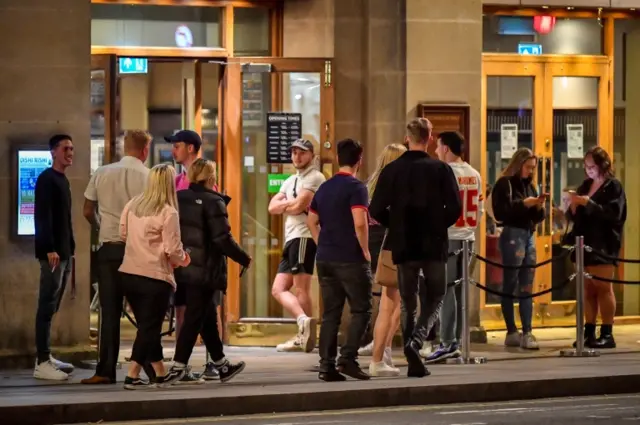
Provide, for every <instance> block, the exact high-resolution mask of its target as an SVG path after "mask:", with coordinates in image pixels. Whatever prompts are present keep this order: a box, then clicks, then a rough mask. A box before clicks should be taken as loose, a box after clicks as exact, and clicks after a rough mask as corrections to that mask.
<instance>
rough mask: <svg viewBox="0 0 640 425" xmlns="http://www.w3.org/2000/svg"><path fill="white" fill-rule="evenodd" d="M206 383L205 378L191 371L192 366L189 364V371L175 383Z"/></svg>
mask: <svg viewBox="0 0 640 425" xmlns="http://www.w3.org/2000/svg"><path fill="white" fill-rule="evenodd" d="M200 384H204V379H203V378H201V377H200V376H196V375H194V374H193V373H191V366H187V371H186V373H185V374H184V376H183V377H182V379H180V380H178V381H176V383H175V385H200Z"/></svg>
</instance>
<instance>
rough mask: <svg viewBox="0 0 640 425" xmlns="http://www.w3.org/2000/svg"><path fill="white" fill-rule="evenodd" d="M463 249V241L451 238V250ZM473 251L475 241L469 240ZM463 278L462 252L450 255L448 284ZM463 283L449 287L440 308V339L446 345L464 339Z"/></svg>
mask: <svg viewBox="0 0 640 425" xmlns="http://www.w3.org/2000/svg"><path fill="white" fill-rule="evenodd" d="M459 249H462V241H458V240H449V252H455V251H457V250H459ZM469 249H470V250H472V251H473V242H469ZM458 279H462V254H460V255H457V256H455V257H449V260H448V262H447V284H449V283H451V282H454V281H456V280H458ZM461 298H462V283H460V284H458V285H456V286H454V287H447V292H446V294H445V296H444V302H443V304H442V310H440V341H442V344H444V345H450V344H452V343H454V342H458V343H459V342H460V340H461V339H462V304H460V303H459V302H458V300H460V299H461Z"/></svg>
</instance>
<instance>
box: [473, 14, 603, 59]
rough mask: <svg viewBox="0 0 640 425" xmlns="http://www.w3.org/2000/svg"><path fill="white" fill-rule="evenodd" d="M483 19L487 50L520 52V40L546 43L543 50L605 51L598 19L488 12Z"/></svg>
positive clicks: (521, 41)
mask: <svg viewBox="0 0 640 425" xmlns="http://www.w3.org/2000/svg"><path fill="white" fill-rule="evenodd" d="M547 18H548V19H550V20H546V19H547ZM553 19H555V20H553ZM482 23H483V36H482V49H483V51H484V52H489V53H516V54H517V53H518V45H519V44H521V43H534V44H539V45H541V46H542V54H559V55H600V54H602V26H601V24H600V22H599V21H598V20H597V19H574V18H551V17H540V16H538V17H533V16H485V17H484V18H483V20H482Z"/></svg>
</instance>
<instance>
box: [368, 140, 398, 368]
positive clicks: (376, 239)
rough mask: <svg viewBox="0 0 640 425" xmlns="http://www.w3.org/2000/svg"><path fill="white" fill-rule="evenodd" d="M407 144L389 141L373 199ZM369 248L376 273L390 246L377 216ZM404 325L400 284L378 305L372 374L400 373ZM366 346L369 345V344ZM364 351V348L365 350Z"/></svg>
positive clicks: (373, 180) (375, 175) (371, 187)
mask: <svg viewBox="0 0 640 425" xmlns="http://www.w3.org/2000/svg"><path fill="white" fill-rule="evenodd" d="M406 151H407V148H406V147H404V146H403V145H401V144H398V143H394V144H391V145H388V146H386V147H385V148H384V150H383V151H382V154H380V157H379V158H378V164H377V166H376V170H375V171H374V172H373V174H372V175H371V178H369V183H368V185H367V186H368V189H369V199H371V198H372V197H373V192H374V191H375V190H376V184H377V183H378V177H379V176H380V172H381V171H382V169H383V168H384V167H386V166H387V164H389V163H390V162H392V161H395V160H396V159H397V158H399V157H400V155H402V154H403V153H405V152H406ZM369 223H370V225H369V251H370V252H371V270H372V271H373V272H374V273H375V270H376V268H377V267H378V255H379V254H380V250H382V249H383V248H387V249H388V247H387V246H386V243H385V246H384V247H383V241H384V235H385V228H384V227H383V226H381V225H380V224H379V223H377V222H376V221H375V220H373V219H371V218H369ZM399 326H400V293H399V292H398V288H389V287H384V288H382V296H381V297H380V306H379V307H378V317H377V318H376V323H375V327H374V329H373V342H372V343H371V344H372V345H373V346H372V353H371V354H372V359H371V364H370V365H369V374H370V375H371V376H398V375H399V374H400V370H399V369H397V368H395V367H394V366H393V360H392V357H391V345H392V342H393V336H394V335H395V333H396V331H397V330H398V327H399ZM365 349H366V347H365ZM363 351H364V350H363Z"/></svg>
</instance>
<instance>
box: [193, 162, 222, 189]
mask: <svg viewBox="0 0 640 425" xmlns="http://www.w3.org/2000/svg"><path fill="white" fill-rule="evenodd" d="M187 177H188V178H189V182H190V183H201V184H202V183H204V184H206V185H207V186H213V185H214V184H215V182H216V178H217V176H216V163H215V162H214V161H209V160H206V159H203V158H198V159H196V160H195V161H193V164H191V166H190V167H189V171H187Z"/></svg>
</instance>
